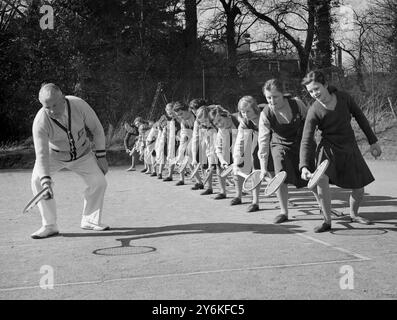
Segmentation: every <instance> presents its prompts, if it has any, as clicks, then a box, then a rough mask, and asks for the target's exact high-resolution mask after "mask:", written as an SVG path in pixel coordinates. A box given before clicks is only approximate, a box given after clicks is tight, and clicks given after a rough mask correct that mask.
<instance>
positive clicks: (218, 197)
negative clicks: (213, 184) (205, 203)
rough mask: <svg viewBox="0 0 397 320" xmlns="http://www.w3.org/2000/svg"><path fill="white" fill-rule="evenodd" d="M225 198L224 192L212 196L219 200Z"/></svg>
mask: <svg viewBox="0 0 397 320" xmlns="http://www.w3.org/2000/svg"><path fill="white" fill-rule="evenodd" d="M225 198H226V194H224V193H218V194H217V195H216V196H215V197H214V199H215V200H221V199H225Z"/></svg>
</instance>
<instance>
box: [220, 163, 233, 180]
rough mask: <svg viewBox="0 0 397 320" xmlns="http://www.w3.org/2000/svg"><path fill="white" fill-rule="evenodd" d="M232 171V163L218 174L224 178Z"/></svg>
mask: <svg viewBox="0 0 397 320" xmlns="http://www.w3.org/2000/svg"><path fill="white" fill-rule="evenodd" d="M232 171H233V165H229V166H227V167H226V168H225V169H224V170H223V171H222V172H221V174H220V177H221V178H223V179H224V178H226V177H227V176H228V175H229V174H230V173H232Z"/></svg>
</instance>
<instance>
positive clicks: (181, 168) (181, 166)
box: [179, 156, 189, 173]
mask: <svg viewBox="0 0 397 320" xmlns="http://www.w3.org/2000/svg"><path fill="white" fill-rule="evenodd" d="M188 162H189V157H188V156H186V157H185V158H184V159H183V161H182V163H181V165H180V166H179V173H182V172H183V171H184V170H185V169H186V167H187V164H188Z"/></svg>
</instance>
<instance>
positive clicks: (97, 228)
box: [80, 222, 110, 231]
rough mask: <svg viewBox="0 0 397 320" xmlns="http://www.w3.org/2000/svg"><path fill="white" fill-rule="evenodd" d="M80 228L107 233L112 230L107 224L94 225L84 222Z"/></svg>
mask: <svg viewBox="0 0 397 320" xmlns="http://www.w3.org/2000/svg"><path fill="white" fill-rule="evenodd" d="M80 227H81V229H85V230H94V231H105V230H109V229H110V228H109V226H108V225H106V224H94V223H91V222H82V223H81V226H80Z"/></svg>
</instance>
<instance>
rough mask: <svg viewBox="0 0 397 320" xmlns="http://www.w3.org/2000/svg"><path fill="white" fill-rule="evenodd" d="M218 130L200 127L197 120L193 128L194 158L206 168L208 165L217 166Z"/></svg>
mask: <svg viewBox="0 0 397 320" xmlns="http://www.w3.org/2000/svg"><path fill="white" fill-rule="evenodd" d="M216 133H217V131H216V129H215V128H213V127H206V126H203V125H200V124H199V123H198V121H197V120H196V121H195V122H194V127H193V136H192V157H193V159H196V161H197V162H198V163H201V164H202V165H203V167H204V168H207V165H213V164H216V162H217V158H216V154H215V140H216Z"/></svg>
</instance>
